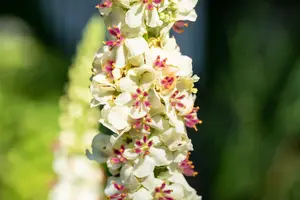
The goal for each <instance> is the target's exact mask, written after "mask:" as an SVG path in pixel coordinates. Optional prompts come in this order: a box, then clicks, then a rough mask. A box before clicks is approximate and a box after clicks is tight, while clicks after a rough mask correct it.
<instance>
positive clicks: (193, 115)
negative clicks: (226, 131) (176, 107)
mask: <svg viewBox="0 0 300 200" xmlns="http://www.w3.org/2000/svg"><path fill="white" fill-rule="evenodd" d="M198 110H199V107H195V108H193V110H192V111H191V112H190V113H189V114H188V115H186V116H184V120H185V125H186V126H187V127H189V128H194V129H195V130H196V131H197V130H198V129H197V127H196V125H197V124H202V120H199V119H198V116H197V112H198Z"/></svg>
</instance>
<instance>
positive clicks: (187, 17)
mask: <svg viewBox="0 0 300 200" xmlns="http://www.w3.org/2000/svg"><path fill="white" fill-rule="evenodd" d="M196 19H197V13H196V11H195V10H191V11H190V12H188V13H184V12H179V13H178V14H177V16H176V20H177V21H191V22H194V21H196Z"/></svg>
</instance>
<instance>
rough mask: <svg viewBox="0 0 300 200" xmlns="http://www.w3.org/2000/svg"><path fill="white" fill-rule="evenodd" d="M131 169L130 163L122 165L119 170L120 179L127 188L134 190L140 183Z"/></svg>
mask: <svg viewBox="0 0 300 200" xmlns="http://www.w3.org/2000/svg"><path fill="white" fill-rule="evenodd" d="M132 171H133V166H132V165H130V164H125V165H123V167H122V169H121V171H120V179H121V181H122V183H124V185H125V187H126V188H127V189H128V190H131V191H135V190H137V189H138V188H139V187H140V186H141V184H140V182H139V181H138V180H137V178H136V177H135V176H134V175H133V174H132Z"/></svg>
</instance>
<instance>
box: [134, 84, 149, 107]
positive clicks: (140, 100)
mask: <svg viewBox="0 0 300 200" xmlns="http://www.w3.org/2000/svg"><path fill="white" fill-rule="evenodd" d="M148 97H149V95H148V92H144V91H142V90H141V89H140V88H138V89H136V93H134V94H132V98H133V99H134V100H135V103H134V105H133V106H134V107H135V108H136V109H139V110H141V109H142V107H143V106H145V107H150V106H151V104H150V102H149V101H148Z"/></svg>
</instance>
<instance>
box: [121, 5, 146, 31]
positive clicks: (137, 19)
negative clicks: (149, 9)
mask: <svg viewBox="0 0 300 200" xmlns="http://www.w3.org/2000/svg"><path fill="white" fill-rule="evenodd" d="M144 11H145V5H144V3H143V1H140V3H137V4H134V5H132V6H131V7H130V9H129V10H128V11H127V12H126V17H125V22H126V24H127V25H128V26H129V27H131V28H136V27H139V26H141V25H142V23H143V20H144Z"/></svg>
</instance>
